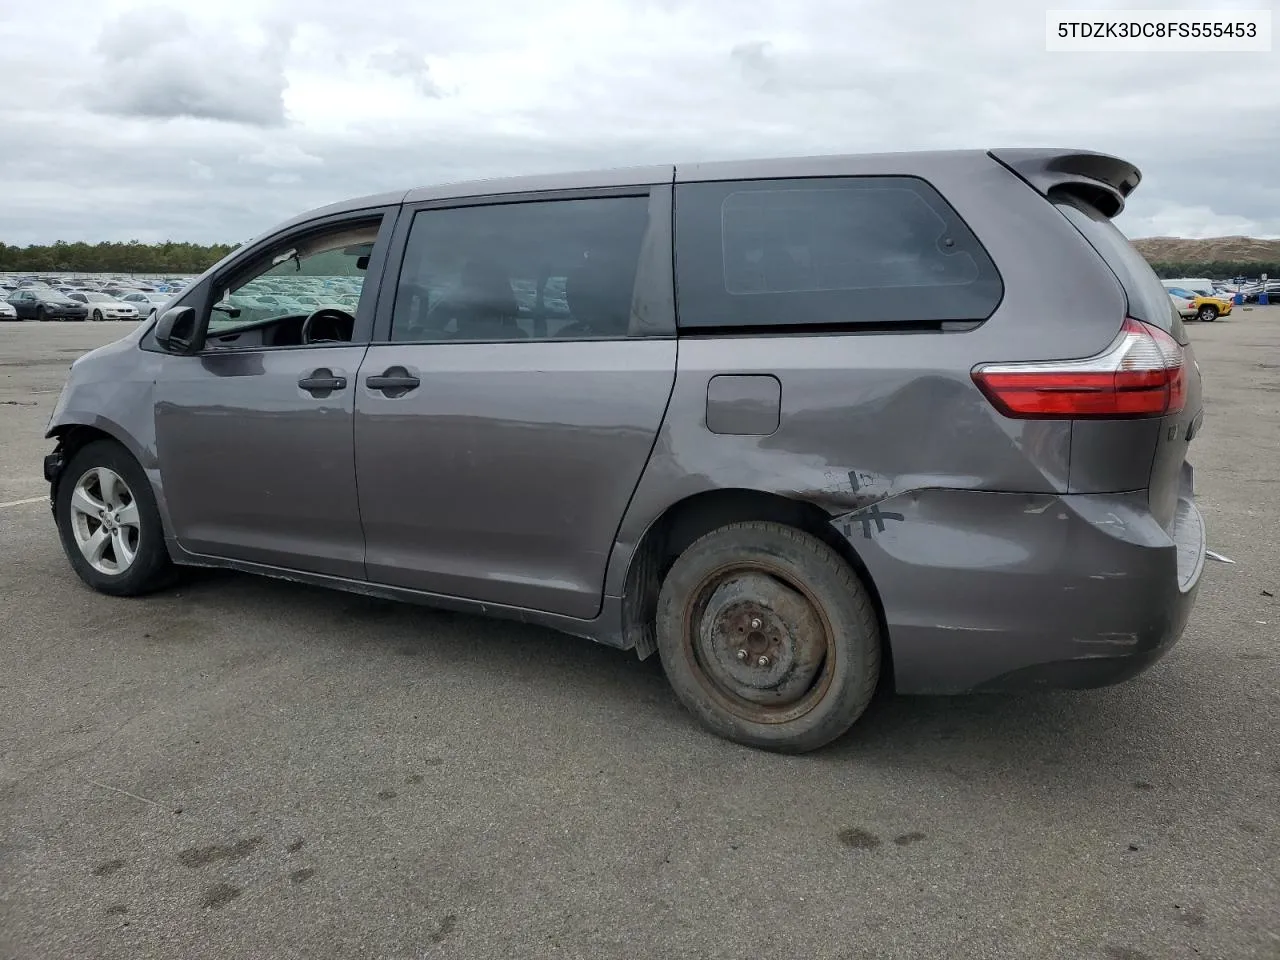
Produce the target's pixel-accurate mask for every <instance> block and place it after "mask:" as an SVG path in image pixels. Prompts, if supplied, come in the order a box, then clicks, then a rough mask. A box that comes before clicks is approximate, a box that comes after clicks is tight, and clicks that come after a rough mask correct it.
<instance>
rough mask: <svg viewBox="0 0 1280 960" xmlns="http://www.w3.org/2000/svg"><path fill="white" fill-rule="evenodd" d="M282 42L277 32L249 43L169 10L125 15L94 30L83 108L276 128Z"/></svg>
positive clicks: (283, 34)
mask: <svg viewBox="0 0 1280 960" xmlns="http://www.w3.org/2000/svg"><path fill="white" fill-rule="evenodd" d="M288 43H289V34H288V32H287V30H279V29H278V28H277V29H276V30H273V31H271V32H269V33H268V34H267V35H266V36H265V37H263V38H261V39H255V38H249V37H244V36H237V35H235V34H234V33H229V32H223V31H221V30H217V29H209V28H208V27H205V26H202V25H200V24H197V23H195V22H193V21H192V20H191V19H189V18H188V17H187V16H186V15H185V14H183V13H182V12H180V11H177V10H173V9H169V8H154V9H150V8H142V9H137V10H132V11H128V12H126V13H124V14H121V15H120V16H119V17H117V18H116V19H115V20H112V21H110V22H108V23H107V24H106V25H105V26H104V28H103V30H102V34H101V37H100V38H99V41H98V45H97V54H98V56H99V58H100V63H101V73H100V74H99V75H98V77H96V78H95V80H94V82H93V85H92V88H91V90H92V92H91V94H90V97H89V104H90V106H91V108H93V109H95V110H97V111H99V112H101V113H106V114H114V115H117V116H134V117H145V118H151V119H160V120H164V119H173V118H177V117H187V118H195V119H203V120H216V121H224V122H229V123H244V124H251V125H255V126H263V127H273V126H281V125H283V123H284V122H285V111H284V98H283V95H284V90H285V86H286V82H285V76H284V55H285V52H286V50H287V48H288Z"/></svg>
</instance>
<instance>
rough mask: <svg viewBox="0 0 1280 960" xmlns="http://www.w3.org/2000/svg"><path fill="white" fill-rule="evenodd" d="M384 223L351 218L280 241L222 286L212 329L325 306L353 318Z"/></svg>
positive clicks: (226, 330)
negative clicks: (354, 220)
mask: <svg viewBox="0 0 1280 960" xmlns="http://www.w3.org/2000/svg"><path fill="white" fill-rule="evenodd" d="M380 225H381V218H378V219H375V220H371V221H368V222H361V223H347V224H343V225H341V226H338V227H334V228H331V229H329V230H324V231H320V232H317V233H313V234H307V235H304V236H301V237H297V238H294V239H291V240H288V241H285V242H282V243H281V244H279V245H278V246H277V247H275V248H273V249H272V250H271V252H270V253H268V254H266V255H264V256H262V257H259V258H258V259H257V260H256V261H255V263H254V264H253V266H251V267H250V268H249V269H248V270H247V271H246V272H244V273H241V274H240V275H239V276H238V277H236V278H234V279H233V280H232V281H231V283H230V284H229V285H227V286H226V287H224V288H223V289H222V290H220V291H219V293H220V296H219V298H218V301H217V302H216V303H215V304H214V305H213V312H212V314H211V315H210V318H209V334H210V335H211V336H218V335H222V334H226V333H229V332H233V331H235V330H239V329H244V328H248V327H253V326H258V325H261V324H265V323H269V322H271V321H273V320H282V319H284V318H287V317H299V316H302V317H305V316H307V315H308V314H310V313H312V312H313V311H315V310H317V309H319V308H320V307H322V306H325V307H333V308H334V309H337V310H340V311H342V312H343V313H346V314H348V315H350V316H352V317H354V314H355V310H356V305H357V304H358V303H359V300H360V294H361V292H362V291H363V289H364V281H365V270H366V269H367V267H368V265H369V256H370V254H371V252H372V250H373V245H374V242H375V241H376V240H377V238H378V228H379V227H380ZM303 297H313V298H314V302H313V301H312V300H303V299H302V298H303Z"/></svg>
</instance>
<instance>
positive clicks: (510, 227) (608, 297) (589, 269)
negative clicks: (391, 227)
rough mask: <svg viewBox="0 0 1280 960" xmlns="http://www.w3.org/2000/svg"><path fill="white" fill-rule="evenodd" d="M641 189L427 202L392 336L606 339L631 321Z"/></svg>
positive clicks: (643, 220) (645, 209)
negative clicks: (629, 193)
mask: <svg viewBox="0 0 1280 960" xmlns="http://www.w3.org/2000/svg"><path fill="white" fill-rule="evenodd" d="M648 227H649V199H648V198H647V197H597V198H588V199H581V200H546V201H529V202H519V203H503V204H494V205H487V206H475V207H451V208H448V209H441V210H424V211H420V212H418V213H417V214H416V215H415V216H414V220H413V225H412V227H411V228H410V232H409V240H408V243H407V245H406V248H405V257H404V264H403V266H402V268H401V271H400V282H399V288H398V290H397V293H396V301H395V310H394V315H393V318H392V324H391V339H392V340H397V341H401V342H403V341H416V342H433V341H492V340H512V341H522V340H542V339H556V340H560V339H609V338H616V337H625V336H627V335H628V333H629V332H630V331H631V328H632V317H633V310H632V301H633V293H634V288H635V280H636V272H637V266H638V263H639V258H640V251H641V246H642V243H643V241H644V238H645V233H646V231H647V230H648Z"/></svg>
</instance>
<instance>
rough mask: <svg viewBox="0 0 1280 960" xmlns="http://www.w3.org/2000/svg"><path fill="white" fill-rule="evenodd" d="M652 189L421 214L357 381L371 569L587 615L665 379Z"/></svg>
mask: <svg viewBox="0 0 1280 960" xmlns="http://www.w3.org/2000/svg"><path fill="white" fill-rule="evenodd" d="M654 194H655V195H654V196H653V197H650V196H649V189H648V188H647V187H644V188H641V189H640V190H638V191H636V192H635V195H631V196H609V197H590V198H575V199H557V200H539V201H537V202H524V203H506V204H491V205H473V206H462V207H452V208H446V209H440V208H436V209H424V210H419V211H417V212H416V213H414V214H413V220H412V221H411V226H410V228H409V231H408V239H407V243H406V246H405V251H404V256H403V265H402V267H401V269H400V271H399V287H398V290H397V295H396V298H395V300H394V304H390V303H386V304H384V309H385V311H386V317H385V320H386V322H387V326H388V328H389V334H388V335H389V341H388V342H376V343H374V345H373V346H371V347H370V349H369V352H368V355H367V356H366V357H365V361H364V363H363V365H362V366H361V368H360V374H359V380H358V383H357V384H356V425H355V437H356V468H357V474H358V476H359V478H360V508H361V513H362V516H363V519H364V531H365V540H366V549H367V552H366V563H367V568H368V576H369V579H370V580H372V581H375V582H380V583H386V584H393V585H397V586H403V587H410V588H414V589H418V590H423V591H428V592H431V593H436V594H443V595H447V596H455V597H464V598H469V599H473V600H479V601H483V602H487V603H494V604H501V605H505V606H514V607H523V608H528V609H536V610H543V611H549V612H553V613H559V614H563V615H566V616H572V617H579V618H583V619H589V618H591V617H593V616H595V615H596V614H597V613H598V611H599V609H600V604H601V597H602V592H603V584H604V575H605V566H606V563H607V561H608V558H609V553H610V550H611V549H612V547H613V542H614V538H615V536H616V534H617V530H618V525H619V522H620V521H621V519H622V515H623V513H624V512H625V510H626V506H627V503H628V502H629V500H630V498H631V495H632V493H633V491H634V490H635V487H636V484H637V483H638V481H639V479H640V475H641V472H642V471H643V469H644V466H645V464H646V463H647V461H648V459H649V455H650V452H651V451H652V448H653V444H654V441H655V437H656V435H657V432H658V428H659V426H660V425H661V422H662V418H663V414H664V411H665V409H666V404H667V400H668V397H669V396H670V393H671V387H672V382H673V380H674V376H675V360H676V342H675V339H674V316H673V313H672V309H671V251H670V246H669V239H668V238H669V235H670V234H669V224H670V208H669V190H668V189H664V188H657V189H655V191H654ZM407 215H408V212H406V216H407ZM383 320H384V316H383V311H382V310H380V314H379V323H380V324H381V323H382V322H383Z"/></svg>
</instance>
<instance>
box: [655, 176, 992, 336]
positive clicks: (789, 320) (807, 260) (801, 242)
mask: <svg viewBox="0 0 1280 960" xmlns="http://www.w3.org/2000/svg"><path fill="white" fill-rule="evenodd" d="M675 223H676V282H677V289H678V298H679V304H680V307H679V318H678V322H679V325H680V327H681V328H683V329H685V330H688V331H694V330H706V331H711V330H714V329H715V328H721V329H725V328H728V329H739V330H741V329H743V328H775V329H777V328H792V327H807V328H826V329H830V328H832V327H846V326H847V327H850V328H857V327H860V326H867V325H893V324H909V325H913V326H921V325H928V324H934V325H937V324H941V323H946V322H970V323H975V322H982V321H984V320H986V319H987V318H988V317H990V316H991V314H992V313H993V312H994V311H995V309H996V307H997V306H998V305H999V303H1000V300H1001V298H1002V297H1003V294H1004V286H1003V283H1002V281H1001V278H1000V274H999V271H998V270H997V269H996V266H995V264H994V263H993V262H992V260H991V257H990V256H989V255H988V254H987V252H986V250H985V249H984V248H983V247H982V244H981V243H980V242H979V241H978V239H977V237H976V236H974V234H973V232H972V231H971V230H970V229H969V228H968V226H967V225H966V224H965V223H964V221H963V220H961V219H960V216H959V214H957V213H956V211H955V210H954V209H953V208H952V207H951V205H950V204H949V203H948V202H947V201H946V200H945V199H944V198H943V197H942V195H941V194H940V193H939V192H938V191H937V190H936V189H934V188H933V187H932V186H931V185H930V184H929V183H927V182H926V181H924V180H922V179H920V178H918V177H908V176H876V177H820V178H797V179H769V180H736V181H713V182H693V183H685V184H680V185H678V186H677V187H676V193H675Z"/></svg>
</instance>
